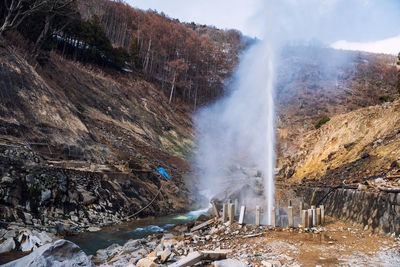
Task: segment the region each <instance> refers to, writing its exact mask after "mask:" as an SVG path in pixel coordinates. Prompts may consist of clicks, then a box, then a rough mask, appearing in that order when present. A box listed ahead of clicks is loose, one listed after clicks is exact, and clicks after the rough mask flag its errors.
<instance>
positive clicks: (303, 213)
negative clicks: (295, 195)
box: [301, 210, 308, 228]
mask: <svg viewBox="0 0 400 267" xmlns="http://www.w3.org/2000/svg"><path fill="white" fill-rule="evenodd" d="M301 225H302V226H303V228H307V226H308V214H307V210H301Z"/></svg>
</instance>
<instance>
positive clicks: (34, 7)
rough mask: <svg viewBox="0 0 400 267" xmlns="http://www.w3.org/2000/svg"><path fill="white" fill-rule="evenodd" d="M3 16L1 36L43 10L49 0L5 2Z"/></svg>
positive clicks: (11, 0) (13, 0)
mask: <svg viewBox="0 0 400 267" xmlns="http://www.w3.org/2000/svg"><path fill="white" fill-rule="evenodd" d="M3 1H4V3H3V7H2V8H3V9H4V12H3V16H2V18H0V19H1V21H0V25H1V26H0V36H1V35H2V34H3V33H4V32H5V31H7V30H11V29H15V28H17V27H18V26H19V25H20V24H21V22H22V21H24V19H25V18H26V17H28V16H29V15H31V14H33V13H34V12H37V11H39V10H40V9H41V8H43V7H44V6H45V5H46V4H47V3H48V2H49V0H3Z"/></svg>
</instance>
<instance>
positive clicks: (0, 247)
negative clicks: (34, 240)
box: [0, 237, 15, 253]
mask: <svg viewBox="0 0 400 267" xmlns="http://www.w3.org/2000/svg"><path fill="white" fill-rule="evenodd" d="M14 249H15V242H14V239H13V238H12V237H10V238H8V239H6V240H5V241H4V242H3V243H1V244H0V253H5V252H10V251H12V250H14Z"/></svg>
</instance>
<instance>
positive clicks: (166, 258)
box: [161, 248, 172, 263]
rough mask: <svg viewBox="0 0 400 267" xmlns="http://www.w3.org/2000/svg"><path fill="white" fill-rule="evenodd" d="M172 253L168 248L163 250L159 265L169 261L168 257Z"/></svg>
mask: <svg viewBox="0 0 400 267" xmlns="http://www.w3.org/2000/svg"><path fill="white" fill-rule="evenodd" d="M171 254H172V251H171V250H169V249H168V248H167V249H165V250H164V251H163V252H162V253H161V263H164V262H166V261H167V260H168V259H169V256H171Z"/></svg>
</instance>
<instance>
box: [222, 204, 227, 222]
mask: <svg viewBox="0 0 400 267" xmlns="http://www.w3.org/2000/svg"><path fill="white" fill-rule="evenodd" d="M227 215H228V204H227V203H224V204H223V205H222V222H223V223H225V222H226V219H227V217H228V216H227Z"/></svg>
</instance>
